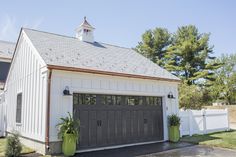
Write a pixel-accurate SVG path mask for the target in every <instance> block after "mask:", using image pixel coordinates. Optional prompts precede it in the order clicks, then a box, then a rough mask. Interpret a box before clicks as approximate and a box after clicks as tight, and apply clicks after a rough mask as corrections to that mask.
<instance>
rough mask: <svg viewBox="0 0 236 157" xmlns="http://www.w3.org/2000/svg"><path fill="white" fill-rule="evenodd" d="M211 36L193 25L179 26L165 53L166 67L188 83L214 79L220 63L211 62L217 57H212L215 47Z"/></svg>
mask: <svg viewBox="0 0 236 157" xmlns="http://www.w3.org/2000/svg"><path fill="white" fill-rule="evenodd" d="M209 36H210V34H206V33H203V34H201V33H199V32H198V29H197V28H196V27H195V26H193V25H189V26H182V27H180V28H178V30H177V32H176V33H175V34H174V36H173V42H172V44H171V46H170V47H169V48H168V50H167V53H166V55H165V58H166V59H165V60H167V62H166V64H165V68H166V69H167V70H169V71H171V72H172V73H173V74H175V75H177V76H179V77H180V78H182V80H184V82H186V83H187V84H188V85H192V84H199V83H200V82H203V81H204V80H214V79H215V78H214V77H213V74H214V73H213V70H215V69H217V68H219V67H220V64H218V63H216V62H214V63H213V62H210V61H211V60H213V59H215V58H214V57H211V54H212V53H213V50H212V49H213V47H212V46H209Z"/></svg>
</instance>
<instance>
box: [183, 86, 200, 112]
mask: <svg viewBox="0 0 236 157" xmlns="http://www.w3.org/2000/svg"><path fill="white" fill-rule="evenodd" d="M202 98H203V93H202V91H201V88H200V87H199V86H197V85H188V84H186V83H183V84H181V85H180V86H179V107H180V108H183V109H200V108H201V107H202V106H203V105H204V102H203V99H202Z"/></svg>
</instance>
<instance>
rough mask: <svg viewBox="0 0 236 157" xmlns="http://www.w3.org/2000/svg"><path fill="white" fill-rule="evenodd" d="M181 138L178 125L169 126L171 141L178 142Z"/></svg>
mask: <svg viewBox="0 0 236 157" xmlns="http://www.w3.org/2000/svg"><path fill="white" fill-rule="evenodd" d="M179 139H180V131H179V125H178V126H169V140H170V141H171V142H178V141H179Z"/></svg>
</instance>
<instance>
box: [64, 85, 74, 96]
mask: <svg viewBox="0 0 236 157" xmlns="http://www.w3.org/2000/svg"><path fill="white" fill-rule="evenodd" d="M63 94H64V95H65V96H69V95H72V94H70V90H69V87H68V86H66V87H65V89H64V90H63Z"/></svg>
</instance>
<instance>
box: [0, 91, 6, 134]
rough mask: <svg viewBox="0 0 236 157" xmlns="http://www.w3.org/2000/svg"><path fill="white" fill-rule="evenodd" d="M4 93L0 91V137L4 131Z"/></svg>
mask: <svg viewBox="0 0 236 157" xmlns="http://www.w3.org/2000/svg"><path fill="white" fill-rule="evenodd" d="M4 100H5V99H4V93H3V92H2V91H0V137H3V136H5V129H6V104H5V101H4Z"/></svg>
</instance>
